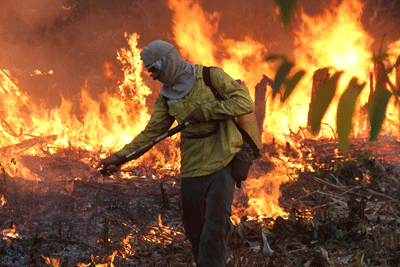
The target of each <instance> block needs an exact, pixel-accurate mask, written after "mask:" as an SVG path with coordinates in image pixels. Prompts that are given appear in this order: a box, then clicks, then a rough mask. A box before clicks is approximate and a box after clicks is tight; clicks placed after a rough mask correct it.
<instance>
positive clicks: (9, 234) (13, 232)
mask: <svg viewBox="0 0 400 267" xmlns="http://www.w3.org/2000/svg"><path fill="white" fill-rule="evenodd" d="M1 235H2V236H3V240H8V239H9V238H18V237H19V234H18V233H17V225H15V224H13V225H12V228H10V229H4V230H3V231H1Z"/></svg>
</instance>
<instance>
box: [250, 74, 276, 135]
mask: <svg viewBox="0 0 400 267" xmlns="http://www.w3.org/2000/svg"><path fill="white" fill-rule="evenodd" d="M272 82H273V81H272V80H271V79H270V78H268V77H267V76H265V75H263V78H262V79H261V81H260V82H259V83H258V84H257V85H256V88H255V93H254V95H255V97H254V98H255V99H254V105H255V116H256V120H257V125H258V131H259V133H260V135H261V136H262V132H263V124H264V119H265V107H266V104H267V99H266V94H267V85H271V84H272Z"/></svg>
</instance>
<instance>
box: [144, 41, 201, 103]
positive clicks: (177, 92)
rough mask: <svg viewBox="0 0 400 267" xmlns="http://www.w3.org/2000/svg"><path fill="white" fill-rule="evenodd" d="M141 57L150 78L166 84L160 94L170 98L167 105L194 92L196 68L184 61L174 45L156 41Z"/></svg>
mask: <svg viewBox="0 0 400 267" xmlns="http://www.w3.org/2000/svg"><path fill="white" fill-rule="evenodd" d="M140 56H141V59H142V61H143V63H144V64H145V66H148V70H149V71H150V72H151V74H150V76H151V77H153V79H157V80H159V81H160V82H162V83H163V84H164V85H163V87H162V88H161V91H160V94H161V95H163V96H165V97H166V98H168V101H167V103H169V104H171V103H175V102H178V101H179V100H181V99H182V98H183V97H184V96H186V95H187V94H188V93H189V92H190V91H191V90H192V88H193V85H194V81H195V71H194V70H195V66H194V65H193V64H190V63H187V62H186V61H184V60H183V59H182V58H181V57H180V55H179V53H178V52H177V51H176V49H175V48H174V46H173V45H172V44H170V43H168V42H165V41H161V40H157V41H154V42H152V43H150V44H149V45H148V46H147V47H145V48H143V51H142V52H141V53H140ZM151 70H154V71H151Z"/></svg>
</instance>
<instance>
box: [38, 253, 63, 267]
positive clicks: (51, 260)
mask: <svg viewBox="0 0 400 267" xmlns="http://www.w3.org/2000/svg"><path fill="white" fill-rule="evenodd" d="M42 257H43V259H44V260H45V261H46V264H52V265H53V267H60V266H61V265H60V262H61V259H56V258H48V257H46V256H44V255H42Z"/></svg>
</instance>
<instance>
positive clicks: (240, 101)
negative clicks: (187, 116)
mask: <svg viewBox="0 0 400 267" xmlns="http://www.w3.org/2000/svg"><path fill="white" fill-rule="evenodd" d="M210 76H211V82H212V84H213V85H214V87H215V88H216V89H217V91H218V93H219V94H220V95H221V96H222V98H224V100H221V101H219V100H216V101H212V102H207V103H204V104H202V105H201V110H202V111H203V114H204V117H205V118H206V120H210V119H214V120H225V119H228V118H231V117H238V116H242V115H246V114H248V113H251V112H253V111H254V102H253V99H252V98H251V96H250V94H249V93H248V92H247V90H246V89H245V88H243V87H242V86H241V85H240V84H239V83H237V82H236V81H235V80H234V79H233V78H232V77H230V76H229V75H228V74H227V73H226V72H225V71H224V70H223V69H221V68H212V69H211V73H210Z"/></svg>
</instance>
